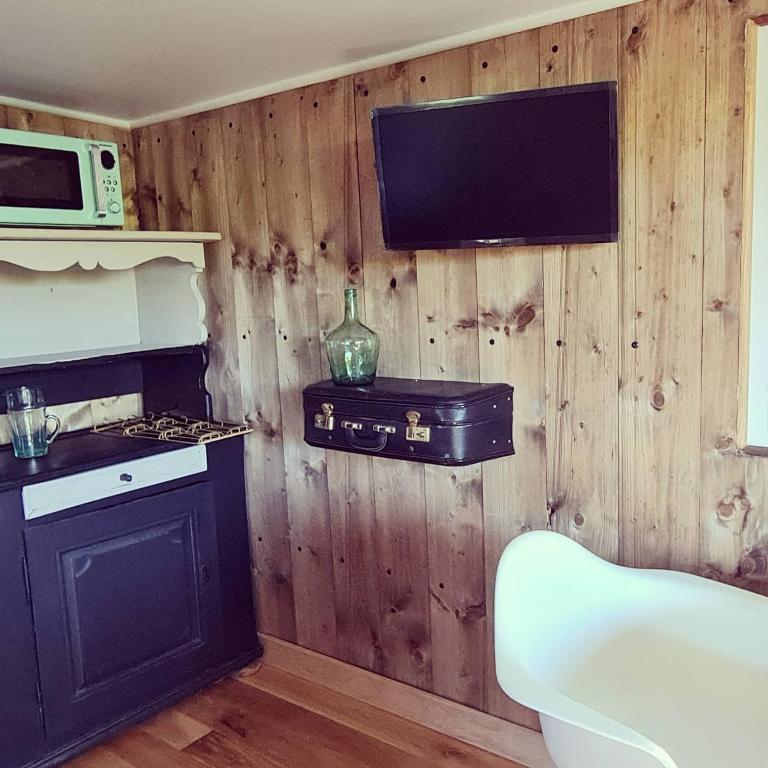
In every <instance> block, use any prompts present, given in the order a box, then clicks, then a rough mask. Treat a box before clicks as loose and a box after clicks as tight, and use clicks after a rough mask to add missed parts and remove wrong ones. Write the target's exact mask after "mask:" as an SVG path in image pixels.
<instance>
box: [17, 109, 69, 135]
mask: <svg viewBox="0 0 768 768" xmlns="http://www.w3.org/2000/svg"><path fill="white" fill-rule="evenodd" d="M5 109H6V121H7V123H8V125H7V127H8V128H13V129H14V130H17V131H37V132H39V133H56V134H60V135H61V134H63V133H64V118H63V117H61V116H60V115H52V114H51V113H50V112H35V111H33V110H31V109H23V108H21V107H6V108H5Z"/></svg>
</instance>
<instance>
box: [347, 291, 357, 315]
mask: <svg viewBox="0 0 768 768" xmlns="http://www.w3.org/2000/svg"><path fill="white" fill-rule="evenodd" d="M344 319H345V320H357V319H358V317H357V291H355V290H346V291H344Z"/></svg>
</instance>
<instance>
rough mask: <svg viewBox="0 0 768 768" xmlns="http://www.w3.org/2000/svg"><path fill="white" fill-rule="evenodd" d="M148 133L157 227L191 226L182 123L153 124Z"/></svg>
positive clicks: (186, 228) (189, 183)
mask: <svg viewBox="0 0 768 768" xmlns="http://www.w3.org/2000/svg"><path fill="white" fill-rule="evenodd" d="M150 136H151V137H152V152H153V166H154V168H155V189H156V190H157V220H158V225H159V227H160V229H178V230H188V229H193V224H192V200H191V197H190V185H191V179H190V178H189V167H188V159H189V158H188V152H187V145H188V137H187V136H186V127H185V122H184V121H182V120H171V121H169V122H167V123H160V124H158V125H153V126H151V128H150Z"/></svg>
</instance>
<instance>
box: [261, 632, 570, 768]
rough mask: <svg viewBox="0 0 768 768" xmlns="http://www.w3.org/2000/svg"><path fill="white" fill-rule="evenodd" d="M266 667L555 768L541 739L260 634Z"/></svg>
mask: <svg viewBox="0 0 768 768" xmlns="http://www.w3.org/2000/svg"><path fill="white" fill-rule="evenodd" d="M259 637H260V638H261V641H262V644H263V645H264V663H265V664H268V665H269V666H271V667H275V668H276V669H280V670H282V671H283V672H288V673H289V674H291V675H294V676H295V677H300V678H303V679H305V680H308V681H310V682H312V683H314V684H315V685H322V686H325V687H326V688H330V689H332V690H334V691H337V692H338V693H341V694H343V695H345V696H348V697H349V698H352V699H357V700H358V701H363V702H365V703H366V704H370V705H372V706H374V707H378V708H379V709H383V710H386V711H387V712H390V713H391V714H393V715H397V716H398V717H402V718H404V719H406V720H410V721H411V722H413V723H418V724H419V725H423V726H425V727H427V728H431V729H432V730H433V731H437V732H438V733H443V734H445V735H447V736H451V737H452V738H454V739H457V740H458V741H463V742H464V743H466V744H471V745H472V746H475V747H479V748H480V749H484V750H485V751H486V752H491V753H493V754H495V755H499V756H500V757H503V758H506V759H508V760H514V761H515V762H517V763H521V764H522V765H525V766H528V768H555V766H554V764H553V763H552V760H551V758H550V757H549V753H548V752H547V748H546V746H545V744H544V737H543V736H542V735H541V734H540V733H538V732H537V731H532V730H530V729H528V728H523V727H522V726H519V725H515V724H514V723H509V722H507V721H506V720H502V719H500V718H498V717H494V716H493V715H488V714H486V713H485V712H480V711H478V710H476V709H471V708H470V707H465V706H464V705H463V704H457V703H456V702H453V701H449V700H448V699H443V698H442V697H440V696H436V695H435V694H432V693H427V692H426V691H421V690H419V689H418V688H412V687H411V686H410V685H405V684H404V683H399V682H397V681H396V680H390V679H389V678H387V677H382V676H381V675H377V674H374V673H373V672H368V671H367V670H364V669H360V668H358V667H353V666H352V665H350V664H346V663H344V662H343V661H339V660H338V659H333V658H331V657H329V656H323V655H321V654H319V653H315V652H314V651H310V650H308V649H306V648H301V647H300V646H298V645H294V644H293V643H288V642H286V641H285V640H280V639H279V638H276V637H272V636H271V635H265V634H260V635H259Z"/></svg>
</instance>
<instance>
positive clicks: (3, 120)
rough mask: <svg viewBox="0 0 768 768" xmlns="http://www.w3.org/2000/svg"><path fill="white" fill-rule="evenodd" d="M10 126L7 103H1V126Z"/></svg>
mask: <svg viewBox="0 0 768 768" xmlns="http://www.w3.org/2000/svg"><path fill="white" fill-rule="evenodd" d="M7 127H8V112H7V110H6V107H5V104H0V128H7Z"/></svg>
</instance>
